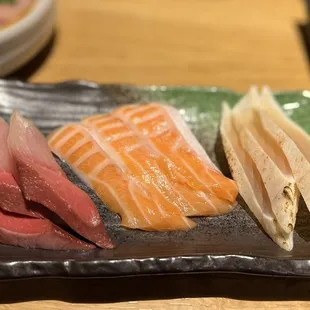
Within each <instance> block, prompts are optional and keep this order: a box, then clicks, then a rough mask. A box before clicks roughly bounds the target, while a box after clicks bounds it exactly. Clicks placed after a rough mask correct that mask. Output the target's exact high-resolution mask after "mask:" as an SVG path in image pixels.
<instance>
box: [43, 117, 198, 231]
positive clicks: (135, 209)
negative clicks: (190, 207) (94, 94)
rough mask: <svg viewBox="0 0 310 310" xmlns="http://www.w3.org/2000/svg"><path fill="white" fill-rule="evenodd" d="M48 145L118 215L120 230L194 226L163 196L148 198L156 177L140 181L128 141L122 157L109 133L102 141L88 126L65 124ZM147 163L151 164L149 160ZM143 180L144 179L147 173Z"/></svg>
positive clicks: (128, 136) (99, 134)
mask: <svg viewBox="0 0 310 310" xmlns="http://www.w3.org/2000/svg"><path fill="white" fill-rule="evenodd" d="M85 123H87V122H85ZM126 137H127V138H129V139H131V138H132V136H131V135H127V134H125V138H126ZM107 140H108V141H107ZM48 141H49V147H50V148H51V150H52V151H53V152H54V153H55V154H56V155H57V156H59V157H60V158H62V159H63V160H65V161H66V162H67V163H68V164H69V165H70V166H71V167H72V169H73V170H74V171H75V172H76V173H77V174H78V175H79V176H80V178H81V179H82V180H83V181H84V182H85V183H86V184H87V185H88V186H90V187H91V188H92V189H94V191H95V192H96V194H97V195H98V196H99V197H100V198H101V199H102V201H103V202H105V204H106V205H107V206H108V207H109V209H110V210H111V211H113V212H115V213H118V214H120V216H121V218H122V223H121V224H122V225H123V226H125V227H128V228H132V229H141V230H188V229H190V228H193V227H194V226H195V223H194V222H192V221H191V220H189V219H187V218H186V217H184V216H183V215H182V214H181V212H180V211H179V209H178V208H177V207H176V206H175V205H174V204H173V203H171V204H170V205H169V204H168V203H167V202H166V200H165V196H164V195H163V198H162V199H161V200H159V199H158V198H157V197H156V195H159V194H158V193H159V191H157V192H156V195H155V194H153V195H151V194H150V191H151V192H152V191H153V192H154V193H155V191H156V189H155V188H154V187H153V186H152V185H151V184H149V183H150V182H152V181H153V180H154V179H155V181H154V182H157V181H156V175H155V177H154V176H153V175H151V176H150V177H149V178H153V179H150V180H146V181H144V180H143V179H142V177H140V176H141V175H142V173H143V169H142V170H141V167H140V166H139V164H137V163H135V161H134V160H133V159H132V154H131V152H132V151H133V150H135V149H137V148H138V147H139V145H136V144H134V143H130V142H131V140H129V141H128V143H127V142H125V143H124V142H123V143H124V144H121V146H120V147H123V148H122V151H123V153H122V152H118V151H117V150H116V145H115V143H116V142H117V139H116V136H115V135H114V139H113V135H112V133H111V135H110V136H109V138H108V139H105V138H104V136H103V134H102V133H101V132H100V133H99V132H97V131H96V130H95V128H93V127H91V126H88V125H85V124H84V125H83V124H67V125H66V126H64V127H62V128H60V129H58V130H56V131H55V132H54V133H52V134H51V135H50V137H49V139H48ZM124 147H126V149H124ZM124 154H127V156H128V157H127V158H125V155H124ZM147 160H149V161H150V162H151V161H152V158H150V159H147ZM143 176H144V177H145V179H147V178H148V176H147V173H144V175H143ZM166 194H167V195H168V193H166Z"/></svg>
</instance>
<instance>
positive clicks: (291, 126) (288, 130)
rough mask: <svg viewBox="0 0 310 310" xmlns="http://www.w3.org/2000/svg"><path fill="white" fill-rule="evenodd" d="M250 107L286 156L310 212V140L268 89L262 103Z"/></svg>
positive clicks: (255, 103)
mask: <svg viewBox="0 0 310 310" xmlns="http://www.w3.org/2000/svg"><path fill="white" fill-rule="evenodd" d="M250 104H251V106H252V107H254V108H255V109H256V110H257V111H259V113H260V115H261V119H262V120H263V125H264V127H265V128H266V130H268V131H269V132H270V133H271V134H272V136H273V138H274V140H275V141H276V142H277V143H278V144H279V146H280V148H281V150H282V151H283V153H284V154H285V156H286V158H287V161H288V164H289V166H290V168H291V170H292V173H293V176H294V178H295V180H296V183H297V186H298V188H299V190H300V192H301V194H302V196H303V198H304V200H305V203H306V205H307V207H308V209H309V210H310V137H309V135H308V134H307V133H306V132H305V131H304V130H303V129H302V128H301V127H300V126H299V125H298V124H296V123H295V122H294V121H293V120H291V119H290V118H288V117H287V116H286V114H285V113H284V111H283V110H282V109H281V107H280V105H279V104H278V103H277V101H276V100H275V99H274V97H273V96H272V94H271V91H270V90H269V88H267V87H265V88H264V89H263V91H262V95H261V96H260V98H259V100H251V101H250Z"/></svg>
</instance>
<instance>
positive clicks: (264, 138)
mask: <svg viewBox="0 0 310 310" xmlns="http://www.w3.org/2000/svg"><path fill="white" fill-rule="evenodd" d="M253 100H254V101H256V100H259V94H258V92H257V90H256V89H255V88H252V89H251V91H250V92H249V93H248V94H247V96H245V97H244V98H243V99H242V100H240V102H239V103H238V104H237V105H236V106H235V107H234V108H233V112H232V113H233V121H234V124H235V127H236V130H237V132H238V133H239V138H240V141H241V144H242V147H243V149H244V150H245V151H246V152H247V153H248V155H249V156H250V157H251V159H252V161H253V162H254V164H255V166H256V168H257V170H258V172H259V173H260V177H261V180H262V182H263V184H264V187H265V189H266V192H267V194H268V197H269V199H270V203H271V208H272V211H273V213H274V215H275V217H276V219H277V221H278V224H279V225H280V226H281V228H282V229H283V230H284V231H285V232H286V233H289V232H291V231H293V230H294V227H295V222H296V214H297V210H298V202H299V196H300V195H299V190H298V188H297V184H296V181H295V179H294V176H293V174H292V170H291V168H290V166H289V163H288V161H287V159H286V156H285V154H284V153H283V151H282V149H281V147H280V146H279V145H278V143H277V141H276V140H275V139H274V138H273V135H272V132H270V131H269V130H268V129H267V128H266V127H265V126H264V125H263V124H262V119H261V117H259V115H258V114H257V112H256V111H255V110H254V109H253V107H252V106H251V105H250V104H249V102H250V101H253ZM266 129H267V130H266Z"/></svg>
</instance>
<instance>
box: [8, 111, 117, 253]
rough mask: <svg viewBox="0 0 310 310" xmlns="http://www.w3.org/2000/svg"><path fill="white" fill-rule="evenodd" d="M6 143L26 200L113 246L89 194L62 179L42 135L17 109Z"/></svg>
mask: <svg viewBox="0 0 310 310" xmlns="http://www.w3.org/2000/svg"><path fill="white" fill-rule="evenodd" d="M8 145H9V149H10V151H11V154H12V156H13V159H14V161H15V163H16V167H17V177H16V179H17V180H18V183H19V185H20V187H21V189H22V191H23V194H24V196H25V198H26V199H27V200H29V201H34V202H37V203H40V204H42V205H43V206H45V207H47V208H48V209H50V210H51V211H53V212H54V213H56V214H57V215H58V216H59V217H60V218H62V219H63V220H64V221H65V222H66V223H67V224H68V225H69V226H70V227H71V228H72V229H73V230H75V231H76V232H77V233H79V234H80V235H81V236H83V237H85V238H86V239H88V240H90V241H92V242H94V243H95V244H96V245H98V246H100V247H103V248H112V247H113V243H112V241H111V239H110V238H109V237H108V235H107V233H106V231H105V228H104V225H103V223H102V221H101V218H100V216H99V213H98V211H97V209H96V207H95V205H94V204H93V202H92V200H91V199H90V197H89V196H88V195H87V194H86V193H85V192H84V191H82V190H81V189H79V188H78V187H77V186H75V185H74V184H72V183H71V182H70V181H69V180H68V179H67V178H66V176H65V175H64V173H63V171H62V170H61V168H60V167H59V166H58V165H57V163H56V161H55V159H54V157H53V155H52V153H51V152H50V150H49V148H48V145H47V142H46V140H45V138H44V136H43V135H42V134H41V133H40V132H39V130H38V129H37V128H36V127H35V126H34V125H33V124H32V123H31V122H30V121H28V120H26V119H24V118H23V117H22V116H21V115H20V114H19V113H18V112H14V114H13V115H12V117H11V124H10V131H9V137H8Z"/></svg>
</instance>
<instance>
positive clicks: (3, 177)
mask: <svg viewBox="0 0 310 310" xmlns="http://www.w3.org/2000/svg"><path fill="white" fill-rule="evenodd" d="M8 134H9V125H8V124H7V123H6V122H5V121H4V120H3V119H2V118H0V208H1V209H2V210H6V211H9V212H14V213H18V214H23V215H28V216H31V217H41V216H40V215H39V214H38V213H36V212H33V211H32V210H31V209H29V208H28V207H27V205H26V202H25V200H24V197H23V194H22V191H21V189H20V188H19V186H18V184H17V183H16V181H15V179H14V177H13V173H14V169H15V166H14V161H13V160H12V158H11V155H10V154H9V149H8V145H7V139H8Z"/></svg>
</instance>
